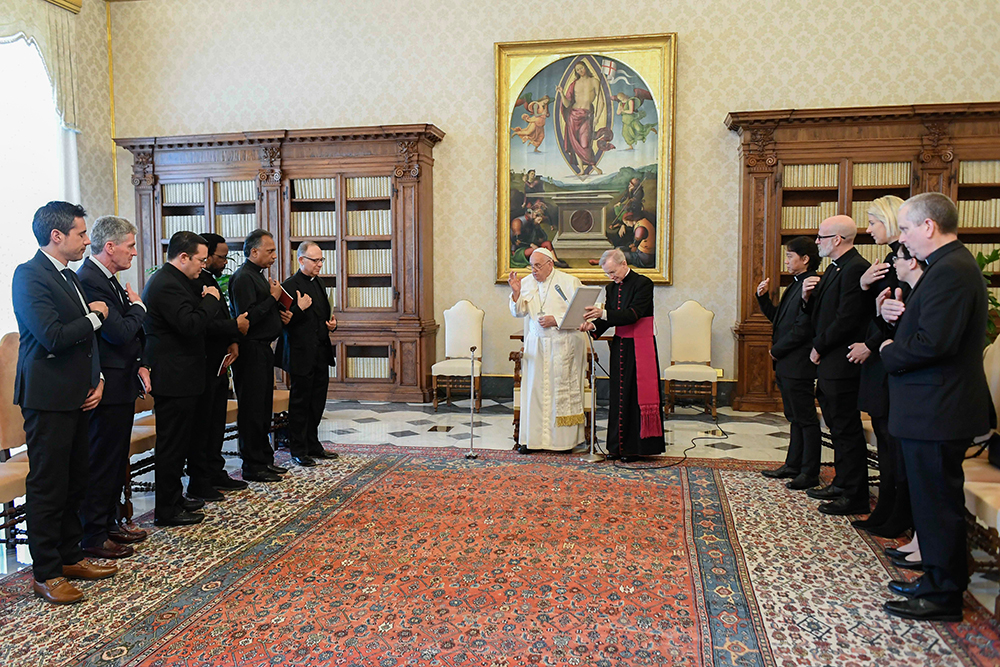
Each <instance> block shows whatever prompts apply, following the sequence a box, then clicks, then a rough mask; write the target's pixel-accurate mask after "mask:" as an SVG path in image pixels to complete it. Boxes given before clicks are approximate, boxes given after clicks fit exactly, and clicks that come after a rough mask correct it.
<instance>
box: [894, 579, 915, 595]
mask: <svg viewBox="0 0 1000 667" xmlns="http://www.w3.org/2000/svg"><path fill="white" fill-rule="evenodd" d="M919 583H920V580H919V579H918V580H916V581H899V580H898V579H893V580H892V581H890V582H889V590H890V591H892V592H893V593H895V594H896V595H902V596H905V597H908V598H912V597H913V596H914V595H916V594H917V585H918V584H919Z"/></svg>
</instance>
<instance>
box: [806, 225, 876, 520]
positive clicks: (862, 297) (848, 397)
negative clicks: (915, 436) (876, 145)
mask: <svg viewBox="0 0 1000 667" xmlns="http://www.w3.org/2000/svg"><path fill="white" fill-rule="evenodd" d="M857 233H858V227H857V225H856V224H855V222H854V220H852V219H851V218H850V217H848V216H846V215H836V216H833V217H832V218H827V219H826V220H824V221H823V222H822V223H820V226H819V234H817V235H816V245H817V246H819V254H820V257H829V258H830V266H829V267H828V268H827V269H826V271H825V272H824V273H823V276H822V278H820V277H816V276H814V277H811V278H806V279H805V280H804V281H803V283H802V301H803V308H804V309H805V310H806V311H807V312H808V313H809V318H810V320H811V322H812V326H813V331H814V332H815V334H814V336H813V341H812V350H811V351H810V353H809V358H810V360H811V361H812V362H813V363H814V364H816V365H817V367H818V368H817V369H816V375H817V381H816V398H818V399H819V405H820V408H821V409H822V410H823V419H824V421H825V422H826V425H827V428H829V429H830V436H831V438H832V440H833V450H834V467H835V468H836V473H837V474H836V476H835V477H834V480H833V483H832V484H830V485H829V486H827V487H824V488H822V489H810V490H809V491H807V492H806V493H808V494H809V496H810V497H812V498H817V499H820V500H826V501H828V502H826V503H824V504H821V505H820V506H819V511H820V512H823V513H824V514H833V515H847V514H866V513H867V512H868V511H869V509H870V508H869V500H868V462H867V461H868V458H867V454H868V444H867V441H866V440H865V432H864V428H863V427H862V426H861V413H860V412H859V411H858V387H859V383H860V375H861V374H860V367H859V366H858V364H853V363H851V362H850V361H849V360H848V358H847V354H848V352H849V351H850V349H849V346H850V344H851V343H854V342H856V341H859V340H864V339H865V331H866V330H867V327H868V321H869V320H870V319H871V315H870V312H869V311H870V309H871V306H872V301H871V299H870V298H869V297H868V295H867V293H866V292H864V291H863V290H862V289H861V276H862V274H864V272H865V271H867V270H868V267H869V266H871V265H870V264H869V263H868V262H867V261H865V259H864V258H863V257H862V256H861V255H860V253H858V251H857V250H856V249H855V248H854V237H855V236H856V235H857Z"/></svg>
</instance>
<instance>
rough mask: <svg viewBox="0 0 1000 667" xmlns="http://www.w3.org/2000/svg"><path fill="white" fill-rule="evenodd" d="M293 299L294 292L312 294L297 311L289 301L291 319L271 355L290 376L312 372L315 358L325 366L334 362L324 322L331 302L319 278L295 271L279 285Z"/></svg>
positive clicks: (327, 317)
mask: <svg viewBox="0 0 1000 667" xmlns="http://www.w3.org/2000/svg"><path fill="white" fill-rule="evenodd" d="M281 286H282V287H284V288H285V291H286V292H288V293H289V294H290V295H291V296H292V298H293V299H295V298H296V295H295V292H296V291H298V292H301V293H302V294H308V295H309V296H311V297H312V300H313V302H312V305H311V306H309V307H308V308H306V309H305V310H304V311H303V310H299V306H298V303H297V302H293V303H292V308H291V311H292V319H291V321H289V323H288V324H286V325H285V326H284V330H283V331H282V334H281V337H280V338H279V339H278V345H277V347H276V349H275V354H274V357H275V359H277V360H278V363H279V364H280V366H281V368H282V369H284V370H285V371H287V372H289V373H291V374H292V375H303V374H308V373H311V372H312V370H313V368H315V367H316V364H317V361H318V360H322V362H323V363H325V364H326V365H327V366H333V365H334V357H333V344H332V343H331V342H330V334H329V332H328V331H327V329H326V323H327V321H328V320H329V319H330V302H329V301H327V299H326V290H325V289H323V285H322V283H320V282H319V278H316V279H315V280H309V278H308V277H307V276H305V275H303V274H302V272H301V271H297V272H296V273H295V275H294V276H292V277H291V278H289V279H288V280H286V281H285V282H283V283H282V284H281Z"/></svg>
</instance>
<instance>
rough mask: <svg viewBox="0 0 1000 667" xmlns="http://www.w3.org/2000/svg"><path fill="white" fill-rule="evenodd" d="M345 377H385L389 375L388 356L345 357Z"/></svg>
mask: <svg viewBox="0 0 1000 667" xmlns="http://www.w3.org/2000/svg"><path fill="white" fill-rule="evenodd" d="M346 361H347V368H346V371H347V373H346V377H347V378H357V379H379V380H381V379H386V378H388V377H389V357H347V360H346Z"/></svg>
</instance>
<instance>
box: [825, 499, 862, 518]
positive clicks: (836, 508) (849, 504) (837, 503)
mask: <svg viewBox="0 0 1000 667" xmlns="http://www.w3.org/2000/svg"><path fill="white" fill-rule="evenodd" d="M870 510H871V508H870V507H868V503H865V502H858V501H856V500H849V499H848V498H847V497H846V496H841V497H839V498H837V499H836V500H831V501H830V502H828V503H823V504H822V505H820V506H819V511H820V512H822V513H823V514H830V515H832V516H847V515H849V514H864V513H865V512H868V511H870Z"/></svg>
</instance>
